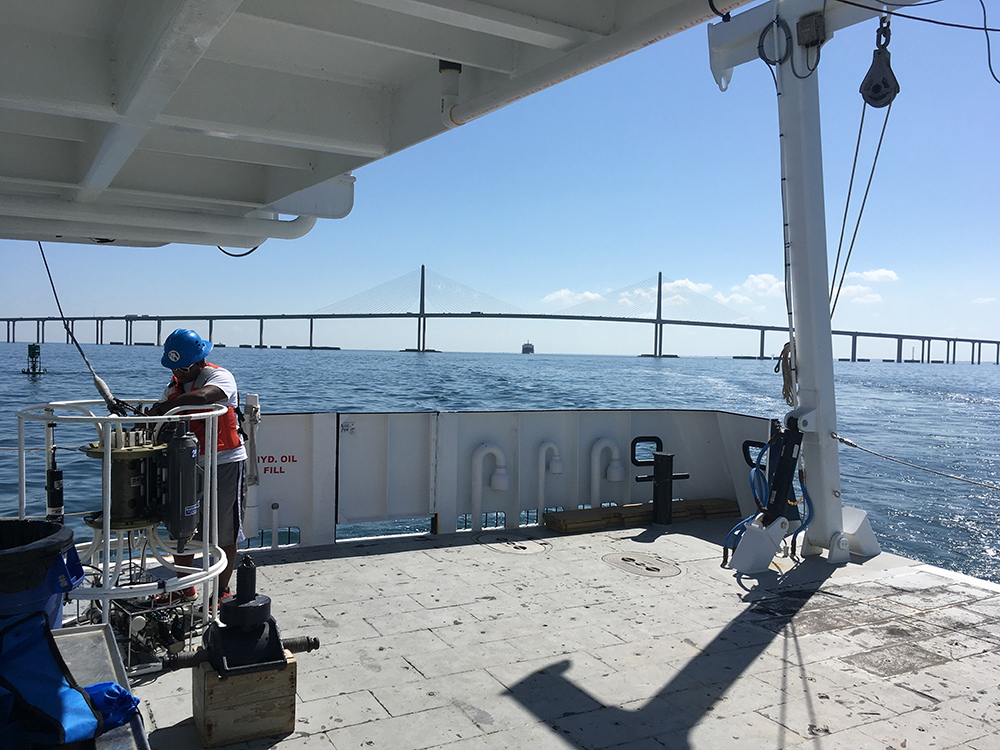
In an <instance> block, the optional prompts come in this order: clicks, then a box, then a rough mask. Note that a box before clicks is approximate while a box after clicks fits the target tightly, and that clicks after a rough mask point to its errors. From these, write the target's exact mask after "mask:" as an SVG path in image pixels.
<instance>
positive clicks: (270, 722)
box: [191, 650, 297, 747]
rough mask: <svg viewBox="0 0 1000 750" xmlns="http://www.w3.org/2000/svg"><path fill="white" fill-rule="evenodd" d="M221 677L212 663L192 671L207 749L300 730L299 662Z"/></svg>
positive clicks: (200, 728)
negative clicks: (297, 705) (297, 712)
mask: <svg viewBox="0 0 1000 750" xmlns="http://www.w3.org/2000/svg"><path fill="white" fill-rule="evenodd" d="M285 658H287V659H288V664H287V665H286V666H285V668H284V669H269V670H267V671H264V672H251V673H250V674H243V675H235V676H233V677H227V678H226V679H224V680H223V679H222V678H221V677H219V674H218V672H216V671H215V669H214V668H213V667H212V665H211V664H209V663H207V662H206V663H203V664H200V665H198V666H197V667H195V668H194V669H192V670H191V672H192V676H191V680H192V686H191V693H192V701H193V710H194V723H195V726H196V727H197V728H198V734H199V735H200V737H201V744H202V745H204V746H205V747H219V746H220V745H229V744H232V743H234V742H244V741H246V740H252V739H256V738H258V737H267V736H269V735H277V734H289V733H291V732H292V731H294V730H295V686H296V674H297V664H296V661H295V657H294V656H292V653H291V652H290V651H287V650H286V651H285Z"/></svg>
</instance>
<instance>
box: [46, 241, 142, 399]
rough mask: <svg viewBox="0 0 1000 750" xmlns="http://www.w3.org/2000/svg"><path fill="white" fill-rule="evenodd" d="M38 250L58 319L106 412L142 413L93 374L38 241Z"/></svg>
mask: <svg viewBox="0 0 1000 750" xmlns="http://www.w3.org/2000/svg"><path fill="white" fill-rule="evenodd" d="M38 250H39V252H41V254H42V263H44V264H45V273H47V274H48V275H49V284H50V285H51V286H52V296H53V297H55V298H56V307H57V308H58V309H59V317H60V318H61V319H62V324H63V328H65V329H66V335H67V336H69V337H70V339H71V340H72V341H73V343H74V344H75V345H76V350H77V351H78V352H80V356H81V357H83V361H84V362H85V363H86V364H87V369H88V370H90V374H91V375H93V376H94V386H95V387H96V388H97V392H98V393H100V394H101V398H103V399H104V403H105V404H107V406H108V412H109V413H110V414H117V415H118V416H119V417H124V416H126V415H127V414H128V411H129V409H131V410H132V413H134V414H137V415H138V414H141V413H142V412H141V411H140V410H139V408H138V407H136V406H132V405H131V404H127V403H125V402H124V401H122V400H121V399H120V398H115V396H114V394H112V393H111V389H110V388H108V384H107V383H105V382H104V381H103V380H101V378H99V377H98V376H97V373H96V372H94V368H93V367H92V366H91V364H90V360H89V359H87V355H86V354H84V353H83V348H82V347H81V346H80V342H79V341H77V340H76V336H74V335H73V330H72V329H71V328H70V325H69V323H68V322H67V320H66V316H65V315H64V314H63V309H62V304H60V302H59V293H58V292H56V283H55V281H53V280H52V271H50V270H49V262H48V260H46V259H45V249H44V248H43V247H42V243H41V241H40V240H39V242H38Z"/></svg>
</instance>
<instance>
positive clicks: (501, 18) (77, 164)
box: [0, 0, 748, 247]
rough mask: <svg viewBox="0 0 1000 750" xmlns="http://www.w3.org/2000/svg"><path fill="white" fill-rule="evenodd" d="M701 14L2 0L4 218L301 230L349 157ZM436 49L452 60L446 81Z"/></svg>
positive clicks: (107, 230)
mask: <svg viewBox="0 0 1000 750" xmlns="http://www.w3.org/2000/svg"><path fill="white" fill-rule="evenodd" d="M744 2H748V0H721V2H717V3H716V7H717V8H718V9H719V10H720V11H726V10H730V9H733V8H735V7H738V6H739V5H742V4H743V3H744ZM714 16H715V13H714V12H713V10H712V9H711V8H710V5H709V2H708V0H242V2H241V1H240V0H157V1H156V2H148V1H146V0H45V2H39V1H38V0H3V3H2V5H0V237H3V238H9V239H41V240H61V241H65V242H85V243H105V242H108V241H114V242H115V243H116V244H123V245H155V244H162V243H166V242H189V243H197V244H211V245H215V244H220V245H229V246H236V247H252V246H254V245H257V244H259V243H260V242H262V241H263V240H265V239H267V238H268V237H283V238H293V237H298V236H301V235H302V234H304V233H305V232H307V231H309V229H310V228H311V227H312V225H313V223H314V221H315V219H314V218H312V217H324V218H340V217H343V216H345V215H347V213H348V212H349V211H350V210H351V206H352V204H353V184H354V178H353V176H352V171H353V170H355V169H357V168H358V167H361V166H363V165H365V164H367V163H369V162H371V161H374V160H376V159H380V158H382V157H385V156H388V155H389V154H392V153H395V152H397V151H400V150H402V149H404V148H406V147H408V146H411V145H413V144H415V143H418V142H420V141H422V140H425V139H427V138H430V137H432V136H435V135H438V134H439V133H442V132H444V131H445V130H447V129H448V127H454V126H455V125H457V124H462V123H465V122H468V121H469V120H472V119H475V118H476V117H479V116H481V115H483V114H486V113H488V112H490V111H493V110H496V109H498V108H500V107H502V106H504V105H505V104H508V103H510V102H512V101H515V100H517V99H519V98H522V97H524V96H527V95H528V94H531V93H533V92H536V91H539V90H541V89H543V88H546V87H548V86H550V85H553V84H555V83H558V82H559V81H562V80H565V79H567V78H570V77H572V76H573V75H576V74H578V73H581V72H584V71H585V70H589V69H591V68H594V67H596V66H598V65H601V64H603V63H605V62H609V61H611V60H613V59H615V58H617V57H620V56H622V55H624V54H627V53H628V52H631V51H633V50H636V49H639V48H641V47H643V46H646V45H648V44H650V43H652V42H654V41H657V40H659V39H662V38H664V37H666V36H669V35H672V34H674V33H676V32H679V31H681V30H684V29H687V28H690V27H692V26H694V25H697V24H699V23H701V22H703V21H706V20H709V19H711V18H713V17H714ZM442 62H445V63H457V64H458V65H460V66H461V73H460V74H458V75H457V96H455V95H454V93H455V91H454V87H455V84H456V81H455V78H456V76H455V74H454V73H451V72H446V73H444V74H443V73H441V72H440V68H441V63H442ZM444 67H445V68H446V69H451V68H454V67H456V66H453V65H445V66H444ZM449 87H451V90H450V94H451V95H450V96H443V92H444V93H445V94H448V93H449V90H448V89H449ZM279 214H281V215H282V216H283V219H281V220H279V218H278V215H279ZM289 217H299V218H297V219H294V220H289Z"/></svg>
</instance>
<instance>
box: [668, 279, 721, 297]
mask: <svg viewBox="0 0 1000 750" xmlns="http://www.w3.org/2000/svg"><path fill="white" fill-rule="evenodd" d="M663 291H664V292H684V291H689V292H697V293H698V294H705V293H706V292H710V291H712V285H711V284H696V283H695V282H693V281H691V279H681V280H680V281H669V282H666V283H664V285H663Z"/></svg>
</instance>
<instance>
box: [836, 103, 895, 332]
mask: <svg viewBox="0 0 1000 750" xmlns="http://www.w3.org/2000/svg"><path fill="white" fill-rule="evenodd" d="M865 107H866V108H867V107H868V105H867V104H865ZM891 113H892V103H891V102H890V103H889V106H888V107H887V108H886V111H885V120H883V122H882V133H881V134H880V135H879V138H878V147H877V148H876V149H875V158H873V159H872V168H871V171H870V172H869V173H868V184H867V185H866V186H865V194H864V197H863V198H862V199H861V208H860V209H859V210H858V219H857V221H856V222H855V224H854V234H853V235H852V236H851V244H850V245H849V246H848V248H847V257H846V258H844V267H843V268H842V269H841V273H840V283H839V284H838V285H837V293H836V295H835V296H834V295H833V289H832V288H831V290H830V294H831V297H832V299H833V301H832V303H831V305H830V317H831V318H833V313H834V311H836V309H837V301H838V300H839V299H840V292H841V290H842V289H843V287H844V279H845V278H846V277H847V264H848V263H850V262H851V253H852V252H854V242H855V240H857V239H858V229H859V228H860V227H861V217H862V216H863V215H864V212H865V204H866V203H867V202H868V192H869V191H870V190H871V188H872V180H873V179H874V178H875V166H876V165H877V164H878V155H879V153H880V152H881V151H882V141H883V140H884V139H885V128H886V126H887V125H888V124H889V115H890V114H891ZM864 123H865V118H864V110H862V114H861V127H863V126H864ZM861 127H859V128H858V142H859V143H860V140H861V132H860V131H861ZM854 158H855V160H856V159H857V151H855V153H854ZM855 164H857V162H856V161H855ZM851 183H852V184H853V183H854V170H853V168H852V170H851ZM850 201H851V198H850V194H849V193H848V197H847V203H848V205H850ZM844 223H845V224H846V223H847V206H844ZM840 240H841V243H843V241H844V236H843V234H841V236H840ZM837 259H838V263H839V259H840V245H838V247H837ZM836 273H837V272H836V267H834V273H833V275H834V277H835V276H836Z"/></svg>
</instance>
